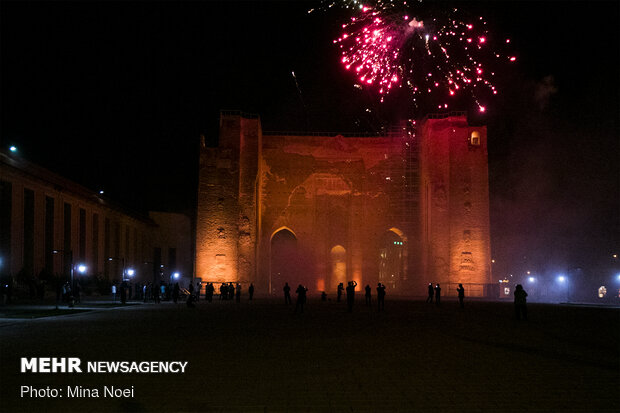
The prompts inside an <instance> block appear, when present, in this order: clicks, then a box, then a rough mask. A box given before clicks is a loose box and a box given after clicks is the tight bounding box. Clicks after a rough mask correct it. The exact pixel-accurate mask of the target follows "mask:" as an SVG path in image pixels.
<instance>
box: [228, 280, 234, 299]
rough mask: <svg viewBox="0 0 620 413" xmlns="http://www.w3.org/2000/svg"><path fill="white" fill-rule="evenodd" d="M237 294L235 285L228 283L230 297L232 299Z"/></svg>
mask: <svg viewBox="0 0 620 413" xmlns="http://www.w3.org/2000/svg"><path fill="white" fill-rule="evenodd" d="M234 296H235V285H234V284H233V283H229V284H228V299H229V300H232V299H233V297H234Z"/></svg>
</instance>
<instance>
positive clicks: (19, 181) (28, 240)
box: [0, 152, 193, 286]
mask: <svg viewBox="0 0 620 413" xmlns="http://www.w3.org/2000/svg"><path fill="white" fill-rule="evenodd" d="M78 265H84V266H85V268H86V271H85V272H86V275H92V276H98V277H103V278H105V279H107V280H109V281H118V280H120V279H121V277H123V273H124V272H125V275H127V274H126V273H127V271H128V270H129V269H132V270H133V271H131V274H133V276H132V277H131V278H132V279H133V280H134V281H136V282H141V283H143V282H149V281H156V282H162V281H163V282H168V281H169V280H170V275H171V274H172V273H174V272H179V273H180V274H181V276H182V277H183V278H184V279H185V284H186V283H187V282H189V281H188V280H190V279H191V277H192V274H193V266H192V240H191V223H190V218H189V217H187V216H185V215H183V214H177V213H168V212H149V214H148V215H147V214H144V213H138V212H134V211H131V210H128V209H127V208H125V207H123V206H121V205H119V204H117V203H114V202H113V201H111V200H110V199H109V198H107V197H105V196H104V195H102V194H100V193H99V192H98V191H94V190H91V189H89V188H86V187H84V186H82V185H80V184H78V183H76V182H74V181H71V180H69V179H67V178H65V177H63V176H60V175H58V174H56V173H54V172H52V171H49V170H47V169H45V168H42V167H40V166H38V165H36V164H34V163H32V162H30V161H28V160H27V159H24V158H23V157H21V156H20V155H19V154H11V153H5V152H0V277H2V278H3V279H4V278H5V277H17V276H18V274H20V275H21V276H20V277H17V278H20V279H31V278H33V277H37V276H39V274H41V272H42V271H43V272H46V273H49V274H65V275H66V274H68V273H70V271H71V269H72V268H73V270H75V269H76V267H77V266H78ZM74 272H75V271H74ZM184 286H185V285H184Z"/></svg>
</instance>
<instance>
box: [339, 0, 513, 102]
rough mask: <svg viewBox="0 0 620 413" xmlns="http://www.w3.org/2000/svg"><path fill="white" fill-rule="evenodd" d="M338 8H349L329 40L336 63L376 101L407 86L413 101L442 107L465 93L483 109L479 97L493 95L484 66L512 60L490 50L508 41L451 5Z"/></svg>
mask: <svg viewBox="0 0 620 413" xmlns="http://www.w3.org/2000/svg"><path fill="white" fill-rule="evenodd" d="M342 6H343V7H346V8H349V9H353V10H355V12H354V15H353V16H352V17H350V20H349V21H348V22H346V23H345V24H343V25H342V34H341V35H340V37H338V39H335V40H334V43H335V44H337V45H338V46H339V47H340V49H341V63H342V64H343V65H344V67H345V68H346V69H347V70H350V71H352V72H353V73H354V74H355V77H356V79H357V81H358V82H359V83H360V86H364V87H369V88H374V89H376V91H377V92H378V93H379V95H380V97H381V101H383V99H384V96H385V95H387V94H389V93H390V92H391V91H393V90H394V89H395V88H401V87H407V88H408V89H409V90H410V91H411V96H412V99H413V101H414V103H415V104H416V105H417V100H418V99H420V98H421V96H425V98H428V99H429V100H431V101H434V102H437V105H438V107H439V108H441V109H448V108H449V107H450V103H451V102H452V101H453V99H454V98H455V97H457V96H458V95H460V94H462V93H469V94H470V95H471V96H473V98H474V101H475V102H476V104H477V105H478V108H479V110H480V111H481V112H484V111H485V110H486V105H485V104H484V103H482V96H486V95H488V94H492V95H494V94H497V93H498V91H497V88H496V87H495V85H494V84H493V82H492V78H493V77H494V75H495V72H494V71H493V70H491V69H490V67H491V66H494V64H495V63H496V62H514V61H515V60H516V57H515V56H513V55H510V54H505V53H503V52H501V53H500V52H498V51H495V50H494V49H493V45H494V44H495V43H498V44H502V45H503V46H505V45H507V44H510V39H505V40H504V41H503V42H494V41H493V40H494V39H493V37H492V35H491V34H490V33H489V31H488V30H487V22H486V21H485V20H484V19H483V18H482V17H476V18H464V17H461V13H460V11H459V10H458V9H455V8H451V9H449V10H437V8H428V7H423V6H422V2H421V1H416V2H415V4H414V5H409V4H408V3H407V2H406V1H400V2H396V1H387V0H386V1H383V0H377V1H375V2H373V3H363V4H362V3H360V2H358V1H355V0H353V1H346V2H343V3H342Z"/></svg>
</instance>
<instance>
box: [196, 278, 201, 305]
mask: <svg viewBox="0 0 620 413" xmlns="http://www.w3.org/2000/svg"><path fill="white" fill-rule="evenodd" d="M200 291H202V283H201V282H200V281H198V282H197V283H196V301H198V300H200Z"/></svg>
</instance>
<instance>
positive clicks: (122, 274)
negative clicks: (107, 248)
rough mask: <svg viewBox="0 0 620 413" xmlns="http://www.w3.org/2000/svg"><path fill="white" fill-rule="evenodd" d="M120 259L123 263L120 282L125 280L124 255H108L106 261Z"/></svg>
mask: <svg viewBox="0 0 620 413" xmlns="http://www.w3.org/2000/svg"><path fill="white" fill-rule="evenodd" d="M114 260H116V261H119V260H120V261H121V263H122V265H123V272H122V273H121V282H123V281H125V257H122V258H121V257H108V261H114Z"/></svg>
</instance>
